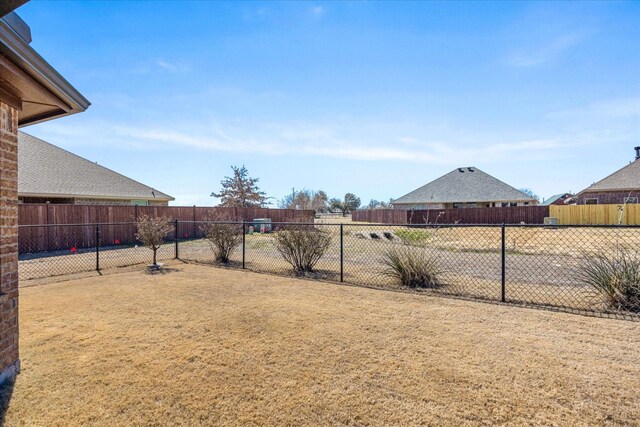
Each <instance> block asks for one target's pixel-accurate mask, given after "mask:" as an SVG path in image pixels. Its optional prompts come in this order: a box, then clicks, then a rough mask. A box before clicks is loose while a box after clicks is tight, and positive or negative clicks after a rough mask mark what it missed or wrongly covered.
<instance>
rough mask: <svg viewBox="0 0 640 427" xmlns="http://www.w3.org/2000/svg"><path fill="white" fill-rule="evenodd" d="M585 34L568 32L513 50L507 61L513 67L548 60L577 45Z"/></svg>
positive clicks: (583, 38)
mask: <svg viewBox="0 0 640 427" xmlns="http://www.w3.org/2000/svg"><path fill="white" fill-rule="evenodd" d="M585 38H586V36H585V34H584V33H570V34H565V35H563V36H560V37H557V38H555V39H554V40H552V41H550V42H548V43H547V44H545V45H543V46H535V47H531V48H528V49H521V50H519V51H516V52H513V53H512V54H511V55H509V56H508V58H507V63H508V64H509V65H512V66H514V67H532V66H536V65H541V64H544V63H546V62H549V61H551V60H553V59H555V58H557V57H559V56H560V55H562V54H563V53H564V52H565V51H567V50H568V49H570V48H571V47H573V46H576V45H578V44H579V43H581V42H582V41H583V40H585Z"/></svg>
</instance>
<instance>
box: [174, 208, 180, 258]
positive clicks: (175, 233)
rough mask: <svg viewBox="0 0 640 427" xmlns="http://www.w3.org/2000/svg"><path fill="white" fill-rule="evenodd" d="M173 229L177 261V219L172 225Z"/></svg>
mask: <svg viewBox="0 0 640 427" xmlns="http://www.w3.org/2000/svg"><path fill="white" fill-rule="evenodd" d="M173 227H174V228H173V229H174V236H173V237H174V240H175V245H176V248H175V259H178V255H179V254H178V218H176V219H175V222H174V225H173Z"/></svg>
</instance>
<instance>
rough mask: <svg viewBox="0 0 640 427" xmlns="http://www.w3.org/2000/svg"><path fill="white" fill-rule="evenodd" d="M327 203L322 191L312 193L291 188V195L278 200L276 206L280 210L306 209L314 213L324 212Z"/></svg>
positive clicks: (325, 195)
mask: <svg viewBox="0 0 640 427" xmlns="http://www.w3.org/2000/svg"><path fill="white" fill-rule="evenodd" d="M327 201H328V197H327V193H325V192H324V191H322V190H318V191H313V190H307V189H306V188H305V189H303V190H300V191H297V190H296V189H295V188H292V189H291V193H290V194H288V195H286V196H285V197H284V198H283V199H282V200H280V202H279V203H278V206H279V207H280V208H282V209H300V210H304V209H308V210H313V211H315V212H325V211H326V210H327Z"/></svg>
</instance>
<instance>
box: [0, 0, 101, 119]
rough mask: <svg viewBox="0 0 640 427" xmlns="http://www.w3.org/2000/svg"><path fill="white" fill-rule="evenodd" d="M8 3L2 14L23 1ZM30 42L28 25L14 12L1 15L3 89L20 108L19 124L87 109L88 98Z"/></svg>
mask: <svg viewBox="0 0 640 427" xmlns="http://www.w3.org/2000/svg"><path fill="white" fill-rule="evenodd" d="M3 1H4V0H3ZM9 3H10V6H9V7H7V8H3V9H2V10H0V13H4V12H6V11H7V10H11V9H12V8H14V7H17V6H19V5H20V4H22V3H24V2H22V1H15V0H14V1H10V2H9ZM3 6H4V4H3ZM30 41H31V31H30V29H29V26H28V25H27V24H26V23H25V22H24V21H22V19H20V17H19V16H18V15H16V14H15V12H10V13H8V14H6V15H4V16H2V17H0V71H1V73H0V74H1V76H0V77H2V78H1V80H0V82H1V83H2V85H0V90H2V93H3V96H4V98H5V99H6V102H7V103H8V104H10V105H12V106H13V107H15V108H17V109H18V110H20V115H19V125H20V126H25V125H30V124H34V123H39V122H43V121H46V120H50V119H54V118H57V117H62V116H68V115H70V114H75V113H79V112H82V111H85V110H86V109H87V108H88V107H89V105H90V103H89V101H87V99H86V98H85V97H84V96H82V94H81V93H80V92H78V91H77V90H76V88H74V87H73V86H72V85H71V84H70V83H69V82H68V81H67V80H66V79H65V78H64V77H62V76H61V75H60V73H58V72H57V71H56V70H55V69H54V68H53V67H52V66H51V65H50V64H49V63H48V62H47V61H45V60H44V58H42V56H40V55H39V54H38V52H36V51H35V50H34V49H33V48H32V47H31V46H29V43H30ZM2 86H6V87H2Z"/></svg>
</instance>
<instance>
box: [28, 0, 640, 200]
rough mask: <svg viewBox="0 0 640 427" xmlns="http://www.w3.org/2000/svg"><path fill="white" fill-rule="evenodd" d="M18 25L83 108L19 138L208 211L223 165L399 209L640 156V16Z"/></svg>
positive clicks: (139, 19)
mask: <svg viewBox="0 0 640 427" xmlns="http://www.w3.org/2000/svg"><path fill="white" fill-rule="evenodd" d="M18 13H19V14H20V15H21V17H22V18H23V19H24V20H25V21H26V22H27V23H28V24H29V25H30V26H31V30H32V35H33V43H32V46H33V47H34V48H35V49H36V50H37V51H38V52H39V53H41V54H42V55H43V56H44V57H45V58H46V59H47V60H48V61H49V62H50V63H51V64H52V65H53V66H54V67H55V68H57V69H58V70H59V71H60V72H61V73H62V74H63V75H64V76H65V77H66V78H67V79H68V80H69V81H70V82H71V83H72V84H73V85H74V86H76V87H77V88H78V89H79V90H80V91H81V92H82V93H83V94H84V95H85V96H86V97H87V98H88V99H89V100H90V101H91V102H92V106H91V107H90V108H89V110H87V112H85V113H82V114H79V115H76V116H73V117H68V118H64V119H60V120H56V121H53V122H49V123H43V124H39V125H35V126H30V127H27V128H25V129H24V130H25V131H26V132H28V133H31V134H33V135H35V136H38V137H40V138H43V139H45V140H47V141H49V142H51V143H53V144H56V145H58V146H61V147H63V148H65V149H68V150H70V151H72V152H74V153H77V154H79V155H81V156H83V157H86V158H88V159H90V160H92V161H97V162H98V163H100V164H102V165H104V166H107V167H109V168H112V169H114V170H116V171H118V172H120V173H123V174H125V175H127V176H130V177H132V178H134V179H137V180H139V181H141V182H144V183H145V184H148V185H151V186H153V187H155V188H157V189H159V190H161V191H164V192H166V193H168V194H171V195H173V196H174V197H176V203H175V204H180V205H191V204H198V205H212V204H215V203H217V201H216V200H215V199H213V198H211V197H209V194H210V193H211V192H212V191H218V190H219V188H220V180H221V179H222V178H223V177H224V176H225V175H229V174H230V172H231V169H230V166H231V165H242V164H244V165H246V166H247V168H248V169H249V171H250V173H251V175H253V176H257V177H259V178H260V184H261V187H262V189H263V190H264V191H266V192H267V193H268V195H269V196H273V197H275V198H276V199H278V198H281V197H282V196H284V195H285V194H287V193H288V192H289V191H290V189H291V187H296V188H305V187H306V188H309V189H315V190H317V189H322V190H325V191H326V192H327V193H328V194H329V195H330V196H342V195H344V193H346V192H353V193H355V194H356V195H358V196H360V197H361V199H362V201H363V202H368V201H369V199H371V198H375V199H379V200H388V199H389V198H396V197H400V196H402V195H404V194H406V193H408V192H409V191H411V190H413V189H415V188H417V187H418V186H421V185H423V184H425V183H427V182H429V181H431V180H433V179H435V178H437V177H439V176H440V175H442V174H444V173H446V172H449V171H450V170H452V169H454V168H456V167H459V166H476V167H479V168H480V169H482V170H484V171H485V172H487V173H490V174H492V175H494V176H495V177H497V178H499V179H502V180H504V181H506V182H507V183H509V184H511V185H513V186H515V187H517V188H522V187H528V188H531V189H533V191H534V192H536V193H537V194H539V195H540V196H543V197H549V196H551V195H553V194H556V193H561V192H565V191H574V192H576V191H579V190H581V189H583V188H584V187H586V186H588V185H590V184H591V183H592V182H594V181H596V180H598V179H601V178H603V177H604V176H605V175H608V174H609V173H611V172H613V171H614V170H616V169H618V168H620V167H622V166H624V165H625V164H627V163H628V162H629V161H631V160H632V159H633V155H634V153H633V147H634V146H636V145H640V2H606V3H596V2H584V3H580V2H567V3H554V2H534V3H526V2H514V3H507V2H498V3H485V2H483V3H470V2H452V3H440V2H418V3H399V2H392V3H377V2H371V3H370V2H354V3H348V2H345V3H342V2H340V3H339V2H326V3H324V2H305V3H293V2H286V3H263V2H259V3H258V2H246V3H240V2H233V3H222V2H211V3H209V2H124V1H119V2H106V1H105V2H97V1H95V2H71V1H69V2H53V1H35V0H34V1H31V2H29V3H27V4H26V5H24V6H22V7H21V8H20V9H19V10H18Z"/></svg>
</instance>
